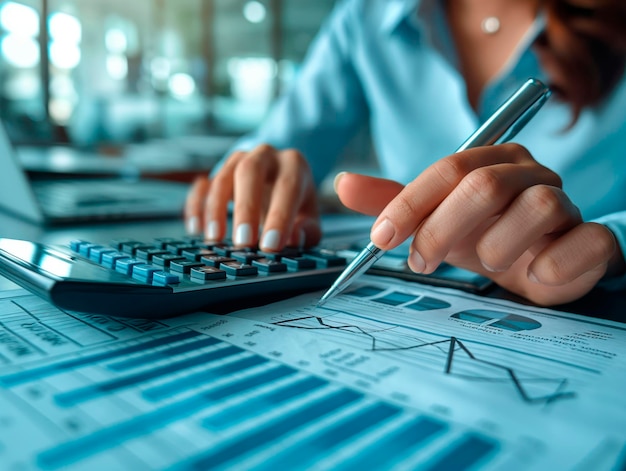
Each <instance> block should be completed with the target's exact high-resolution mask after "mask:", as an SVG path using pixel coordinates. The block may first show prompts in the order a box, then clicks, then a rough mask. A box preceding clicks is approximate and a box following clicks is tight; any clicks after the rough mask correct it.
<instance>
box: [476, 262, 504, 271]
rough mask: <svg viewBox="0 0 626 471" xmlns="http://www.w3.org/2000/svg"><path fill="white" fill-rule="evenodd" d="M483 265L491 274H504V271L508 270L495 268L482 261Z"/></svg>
mask: <svg viewBox="0 0 626 471" xmlns="http://www.w3.org/2000/svg"><path fill="white" fill-rule="evenodd" d="M480 263H481V264H482V265H483V268H484V269H485V270H487V271H490V272H491V273H502V272H503V271H506V270H507V269H506V268H494V267H492V266H491V265H487V264H486V263H485V262H483V261H482V260H481V262H480Z"/></svg>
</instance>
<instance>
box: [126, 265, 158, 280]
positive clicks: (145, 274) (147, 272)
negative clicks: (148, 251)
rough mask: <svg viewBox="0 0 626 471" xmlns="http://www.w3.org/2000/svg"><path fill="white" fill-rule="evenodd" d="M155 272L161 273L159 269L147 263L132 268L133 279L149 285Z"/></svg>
mask: <svg viewBox="0 0 626 471" xmlns="http://www.w3.org/2000/svg"><path fill="white" fill-rule="evenodd" d="M157 271H161V269H160V268H159V267H155V266H154V265H148V264H147V263H139V264H137V265H134V266H133V279H135V280H139V281H145V282H147V283H150V282H151V281H152V275H153V274H154V272H157Z"/></svg>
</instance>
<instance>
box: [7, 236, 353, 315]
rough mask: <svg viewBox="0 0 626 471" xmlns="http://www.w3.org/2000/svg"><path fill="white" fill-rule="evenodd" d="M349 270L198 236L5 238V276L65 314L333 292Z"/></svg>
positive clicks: (340, 262)
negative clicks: (56, 241)
mask: <svg viewBox="0 0 626 471" xmlns="http://www.w3.org/2000/svg"><path fill="white" fill-rule="evenodd" d="M345 265H346V258H344V257H342V256H340V255H338V253H337V252H335V251H333V250H328V249H324V248H321V247H317V248H312V249H306V250H302V249H296V248H286V249H285V250H283V251H281V252H278V253H273V252H272V253H270V252H263V251H261V250H258V248H256V247H245V248H241V247H234V246H233V245H231V244H230V243H229V241H224V242H222V243H208V242H206V241H204V240H202V239H200V238H193V237H181V238H158V239H153V240H148V241H143V240H135V239H119V240H114V241H111V242H110V243H106V244H99V243H93V242H90V241H87V240H74V241H72V242H71V243H70V244H69V246H51V245H44V244H40V243H35V242H27V241H17V240H11V239H0V274H3V275H5V276H6V277H7V278H9V279H11V280H13V281H14V282H16V283H18V284H20V285H21V286H23V287H25V288H27V289H30V290H31V291H33V292H35V293H37V294H39V295H41V296H43V297H44V298H46V299H48V300H49V301H51V302H52V303H53V304H55V305H57V306H58V307H60V308H63V309H68V310H74V311H82V312H90V313H97V314H107V315H113V316H128V317H138V318H158V317H170V316H174V315H178V314H184V313H187V312H192V311H198V310H208V311H209V312H216V311H213V310H212V308H214V307H216V306H219V307H220V309H223V307H224V306H225V305H226V306H227V305H228V303H233V306H235V307H236V306H239V305H240V303H239V301H241V300H242V299H246V298H249V299H251V300H252V301H259V302H263V301H264V300H268V299H270V298H269V297H271V296H274V297H275V298H274V299H276V298H277V297H281V296H283V295H284V296H289V295H293V294H297V293H300V292H306V291H314V290H322V289H326V288H328V287H329V286H330V285H331V284H332V283H333V281H334V280H335V279H336V278H337V276H338V275H339V273H341V271H342V270H343V268H344V267H345ZM235 301H237V303H235Z"/></svg>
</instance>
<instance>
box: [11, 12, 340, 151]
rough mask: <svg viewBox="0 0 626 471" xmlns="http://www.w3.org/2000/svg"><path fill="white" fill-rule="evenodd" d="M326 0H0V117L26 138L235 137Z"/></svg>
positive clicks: (258, 116) (293, 60)
mask: <svg viewBox="0 0 626 471" xmlns="http://www.w3.org/2000/svg"><path fill="white" fill-rule="evenodd" d="M334 3H335V0H130V1H129V0H0V119H2V120H3V122H4V123H5V125H6V127H7V128H8V130H9V133H10V135H11V138H12V140H13V141H14V142H15V143H17V144H20V143H27V144H29V145H32V144H35V143H41V144H64V143H69V144H72V145H74V146H78V147H93V146H102V145H103V144H109V145H124V144H130V143H141V142H146V141H149V140H151V139H161V138H166V139H170V138H177V137H182V136H185V137H190V136H207V135H208V136H210V135H214V136H238V135H240V134H242V133H244V132H246V131H248V130H250V129H252V128H253V127H255V126H256V125H257V124H258V123H259V122H260V121H261V120H262V119H263V117H264V116H265V114H266V112H267V111H268V107H269V106H270V105H271V102H272V100H273V99H274V98H275V97H276V96H277V95H278V94H280V92H281V90H282V89H283V88H284V87H285V86H286V85H287V84H289V82H290V81H291V80H293V77H294V75H295V74H296V73H297V70H298V67H299V65H300V63H301V61H302V59H303V57H304V55H305V52H306V50H307V48H308V46H309V43H310V41H311V40H312V38H313V37H314V35H315V34H316V32H317V31H318V29H319V27H320V25H321V23H322V21H323V20H324V18H325V17H326V16H327V15H328V13H329V12H330V10H331V9H332V7H333V4H334Z"/></svg>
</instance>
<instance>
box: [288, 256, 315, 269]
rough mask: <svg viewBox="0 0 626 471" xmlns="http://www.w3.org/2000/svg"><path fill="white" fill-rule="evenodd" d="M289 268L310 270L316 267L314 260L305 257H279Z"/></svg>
mask: <svg viewBox="0 0 626 471" xmlns="http://www.w3.org/2000/svg"><path fill="white" fill-rule="evenodd" d="M280 261H281V262H283V263H284V264H285V265H287V268H288V269H289V270H310V269H312V268H315V267H317V265H316V263H315V260H311V259H310V258H305V257H283V258H281V259H280Z"/></svg>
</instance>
